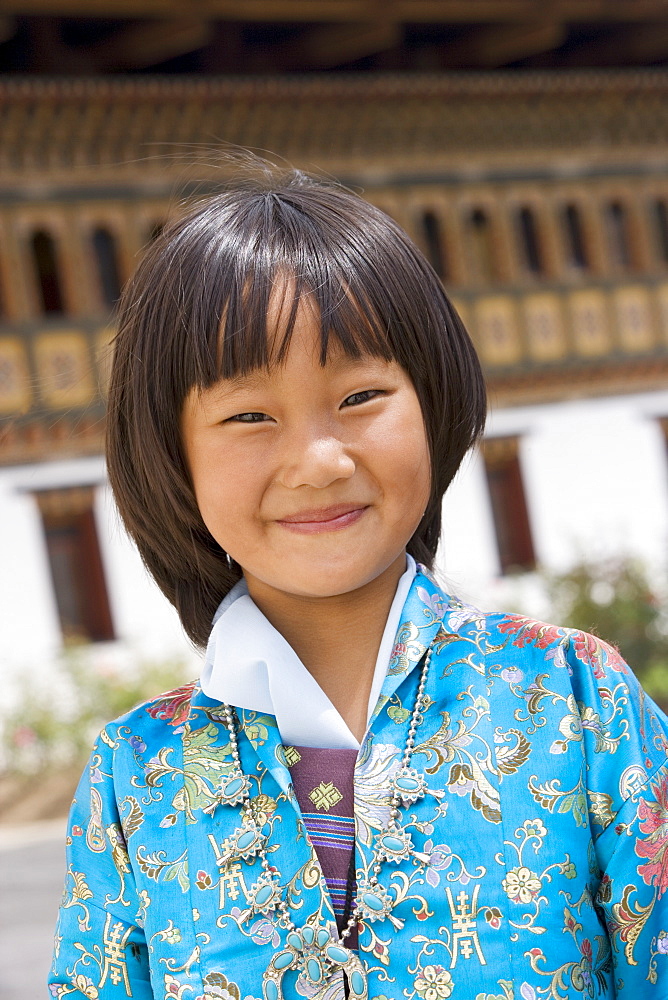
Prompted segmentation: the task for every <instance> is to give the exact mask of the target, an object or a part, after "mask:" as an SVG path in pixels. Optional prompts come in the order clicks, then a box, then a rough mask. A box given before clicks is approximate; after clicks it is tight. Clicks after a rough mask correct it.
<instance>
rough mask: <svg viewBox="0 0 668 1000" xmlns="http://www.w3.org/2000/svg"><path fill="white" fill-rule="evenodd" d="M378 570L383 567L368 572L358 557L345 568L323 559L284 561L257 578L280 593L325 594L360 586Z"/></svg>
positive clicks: (328, 594)
mask: <svg viewBox="0 0 668 1000" xmlns="http://www.w3.org/2000/svg"><path fill="white" fill-rule="evenodd" d="M382 573H383V567H380V568H379V570H378V572H377V573H369V561H368V560H365V559H360V561H359V563H358V565H356V566H350V565H347V566H346V567H345V568H344V567H342V566H340V565H338V566H337V565H333V564H332V563H329V562H327V561H324V560H323V561H322V562H321V563H318V562H315V563H314V562H313V561H310V562H309V565H308V566H307V567H304V566H301V565H298V564H296V563H294V562H292V563H288V562H287V561H286V563H285V564H284V565H283V567H282V571H281V572H280V573H277V574H276V575H275V576H273V577H270V576H268V575H267V574H266V572H265V573H263V574H262V576H261V577H260V578H259V579H260V580H261V581H262V583H261V586H263V587H270V588H271V589H272V590H276V591H280V592H281V593H284V594H291V595H294V596H295V597H304V598H328V597H340V596H341V595H342V594H350V593H352V592H353V591H356V590H361V589H362V588H363V587H365V586H367V585H368V584H370V583H372V582H373V580H375V579H377V577H379V576H381V575H382ZM247 575H248V574H247Z"/></svg>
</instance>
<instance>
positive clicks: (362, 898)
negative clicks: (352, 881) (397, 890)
mask: <svg viewBox="0 0 668 1000" xmlns="http://www.w3.org/2000/svg"><path fill="white" fill-rule="evenodd" d="M357 906H358V907H359V909H360V911H361V913H362V916H363V917H364V919H365V920H369V921H371V922H372V923H373V922H374V921H376V920H385V918H386V917H387V916H388V915H389V914H390V913H391V912H392V907H393V906H394V899H393V898H392V896H390V894H389V892H388V891H387V890H386V889H384V888H383V886H382V885H380V884H379V883H378V882H376V883H375V884H374V885H372V884H371V883H370V882H361V883H359V885H358V886H357Z"/></svg>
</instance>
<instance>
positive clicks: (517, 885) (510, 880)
mask: <svg viewBox="0 0 668 1000" xmlns="http://www.w3.org/2000/svg"><path fill="white" fill-rule="evenodd" d="M501 884H502V886H503V888H504V891H505V893H506V895H507V896H508V899H512V901H513V902H514V903H530V902H531V900H532V899H535V898H536V896H537V895H538V893H539V892H540V890H541V887H542V882H541V880H540V879H539V878H538V876H537V875H536V873H535V872H532V871H531V870H530V869H529V868H525V867H524V865H523V866H522V867H521V868H511V870H510V871H509V872H508V874H507V875H506V877H505V878H504V880H503V882H502V883H501Z"/></svg>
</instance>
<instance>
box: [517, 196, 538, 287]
mask: <svg viewBox="0 0 668 1000" xmlns="http://www.w3.org/2000/svg"><path fill="white" fill-rule="evenodd" d="M517 220H518V224H519V233H520V243H521V246H522V255H523V258H524V266H525V268H526V270H527V271H529V272H530V273H531V274H542V273H543V255H542V250H541V245H540V239H539V237H538V226H537V225H536V216H535V213H534V211H533V209H531V208H528V207H527V206H526V205H525V206H524V207H523V208H521V209H520V210H519V213H518V216H517Z"/></svg>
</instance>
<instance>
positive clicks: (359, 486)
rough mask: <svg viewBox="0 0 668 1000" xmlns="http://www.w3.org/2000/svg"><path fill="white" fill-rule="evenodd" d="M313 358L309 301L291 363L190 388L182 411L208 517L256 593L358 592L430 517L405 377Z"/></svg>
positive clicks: (425, 462)
mask: <svg viewBox="0 0 668 1000" xmlns="http://www.w3.org/2000/svg"><path fill="white" fill-rule="evenodd" d="M277 326H278V328H279V332H278V333H277V336H280V317H279V322H278V324H277ZM319 355H320V331H319V324H318V321H317V318H316V316H314V312H313V309H312V308H311V305H310V303H309V302H308V301H307V300H302V302H301V303H300V307H299V311H298V315H297V321H296V324H295V327H294V331H293V334H292V339H291V342H290V347H289V350H288V352H287V355H286V358H285V360H284V362H283V363H281V364H280V365H279V364H273V365H272V366H271V367H270V368H269V369H268V370H267V369H257V370H255V371H253V372H251V373H250V374H248V375H243V376H238V377H235V378H231V379H221V380H220V381H219V382H218V383H217V384H216V385H214V386H212V387H211V388H209V389H206V390H204V391H201V392H200V391H199V390H197V389H193V390H191V392H190V394H189V395H188V397H187V399H186V401H185V404H184V409H183V417H182V430H183V441H184V446H185V452H186V457H187V461H188V465H189V467H190V472H191V475H192V481H193V486H194V490H195V496H196V499H197V503H198V505H199V509H200V512H201V514H202V518H203V520H204V523H205V524H206V526H207V528H208V529H209V531H210V532H211V534H212V535H213V537H214V538H215V539H216V541H217V542H218V543H219V545H220V546H221V547H222V548H223V549H224V550H225V551H226V552H228V553H229V554H230V556H231V557H232V558H233V559H234V560H235V561H236V562H237V563H238V564H239V565H240V566H241V567H242V569H243V571H244V575H245V577H246V579H247V581H248V585H249V589H250V590H251V593H252V592H253V583H255V582H256V581H257V585H258V589H261V590H262V592H263V593H264V594H265V595H266V594H267V590H268V589H269V590H270V591H271V590H275V591H280V592H282V593H283V594H291V595H295V596H300V597H331V596H334V595H338V594H344V593H349V592H351V591H354V590H356V589H358V588H360V587H363V586H365V585H366V584H368V583H370V582H371V581H372V580H375V579H376V578H377V577H379V576H380V575H381V574H382V573H384V572H385V571H386V570H389V568H390V567H391V566H392V565H393V564H395V563H396V562H397V560H398V559H399V557H400V556H401V555H402V554H403V552H404V550H405V547H406V544H407V542H408V541H409V539H410V538H411V536H412V535H413V533H414V531H415V529H416V528H417V526H418V524H419V522H420V520H421V519H422V515H423V513H424V511H425V508H426V506H427V502H428V499H429V490H430V460H429V447H428V442H427V437H426V433H425V429H424V423H423V420H422V413H421V410H420V404H419V402H418V398H417V395H416V393H415V389H414V388H413V385H412V382H411V380H410V378H409V377H408V375H407V374H406V372H405V371H404V370H403V368H401V367H400V366H399V365H398V364H397V363H396V362H394V361H391V362H387V361H384V360H383V359H380V358H375V357H372V356H370V355H364V356H362V357H361V358H359V359H354V358H350V357H348V356H347V355H346V354H345V353H344V352H343V351H342V350H341V348H339V347H338V346H337V344H336V341H332V342H330V350H329V355H328V359H327V363H326V364H325V365H324V366H322V365H321V364H320V359H319ZM401 568H403V566H402V567H401Z"/></svg>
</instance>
